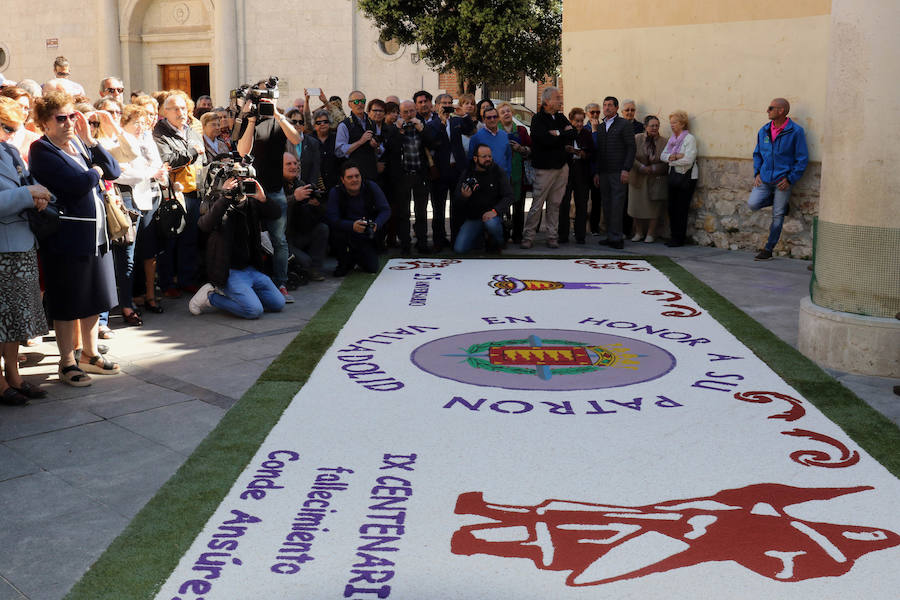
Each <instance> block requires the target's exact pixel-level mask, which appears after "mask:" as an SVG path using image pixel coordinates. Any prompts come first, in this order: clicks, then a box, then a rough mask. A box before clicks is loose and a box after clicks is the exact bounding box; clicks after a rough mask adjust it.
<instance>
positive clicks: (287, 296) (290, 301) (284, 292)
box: [278, 286, 294, 304]
mask: <svg viewBox="0 0 900 600" xmlns="http://www.w3.org/2000/svg"><path fill="white" fill-rule="evenodd" d="M278 291H279V292H281V295H282V296H284V302H285V304H293V303H294V297H293V296H291V295H290V294H289V293H288V291H287V288H286V287H284V286H281V287H280V288H278Z"/></svg>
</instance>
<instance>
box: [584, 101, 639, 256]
mask: <svg viewBox="0 0 900 600" xmlns="http://www.w3.org/2000/svg"><path fill="white" fill-rule="evenodd" d="M618 112H619V100H618V99H617V98H614V97H613V96H607V97H606V98H604V99H603V121H600V122H597V123H593V122H592V123H591V129H592V130H593V134H594V147H595V148H596V154H595V155H594V156H595V157H596V158H595V161H594V185H595V186H597V187H598V188H600V195H601V197H602V198H603V221H604V223H605V224H606V235H607V239H606V240H603V241H601V242H600V243H601V244H608V245H609V247H610V248H615V249H616V250H621V249H622V248H624V247H625V235H624V233H623V231H622V221H623V218H624V216H625V195H626V194H627V193H628V172H629V171H631V167H632V165H633V164H634V154H635V145H634V127H633V126H632V124H631V121H628V120H626V119H623V118H622V117H620V116H619V115H618Z"/></svg>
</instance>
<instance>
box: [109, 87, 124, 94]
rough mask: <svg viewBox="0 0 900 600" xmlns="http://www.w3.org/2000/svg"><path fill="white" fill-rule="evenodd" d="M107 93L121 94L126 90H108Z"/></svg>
mask: <svg viewBox="0 0 900 600" xmlns="http://www.w3.org/2000/svg"><path fill="white" fill-rule="evenodd" d="M106 91H107V92H108V93H110V94H121V93H122V92H124V91H125V88H106Z"/></svg>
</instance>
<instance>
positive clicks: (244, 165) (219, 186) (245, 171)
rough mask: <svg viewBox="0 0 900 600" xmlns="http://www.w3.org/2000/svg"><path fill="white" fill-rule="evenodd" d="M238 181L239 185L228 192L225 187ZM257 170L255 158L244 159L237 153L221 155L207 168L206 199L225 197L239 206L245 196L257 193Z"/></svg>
mask: <svg viewBox="0 0 900 600" xmlns="http://www.w3.org/2000/svg"><path fill="white" fill-rule="evenodd" d="M232 178H233V179H237V180H238V182H239V185H236V186H235V187H233V188H231V189H230V190H226V189H225V188H224V187H223V186H224V185H225V182H226V181H227V180H229V179H232ZM255 178H256V169H254V168H253V156H252V155H250V154H248V155H247V156H244V157H242V156H241V155H240V154H238V153H237V152H230V153H227V154H219V155H218V156H216V157H215V158H214V159H213V161H212V162H211V163H209V164H208V165H207V166H206V177H204V182H205V186H204V199H210V200H212V199H214V197H215V196H225V197H226V198H228V200H229V202H230V203H231V204H237V203H238V202H240V201H241V199H242V198H243V197H244V196H252V195H253V194H255V193H256V183H255V182H254V181H252V180H253V179H255Z"/></svg>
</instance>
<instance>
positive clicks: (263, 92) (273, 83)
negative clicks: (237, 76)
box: [229, 75, 279, 117]
mask: <svg viewBox="0 0 900 600" xmlns="http://www.w3.org/2000/svg"><path fill="white" fill-rule="evenodd" d="M260 83H264V84H265V88H264V89H260V88H259V87H258V86H259V84H256V85H250V84H249V83H245V84H243V85H242V86H240V87H239V88H237V89H234V90H231V93H230V95H229V96H230V98H231V100H232V101H233V102H235V103H237V101H238V100H241V99H243V100H245V101H246V102H250V105H251V108H250V111H249V112H248V113H247V116H249V117H273V116H275V102H271V103H269V102H263V103H260V102H259V101H260V99H262V98H268V99H270V100H277V99H278V96H279V92H278V77H276V76H275V75H272V76H270V77H269V78H268V79H265V80H263V81H261V82H260Z"/></svg>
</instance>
